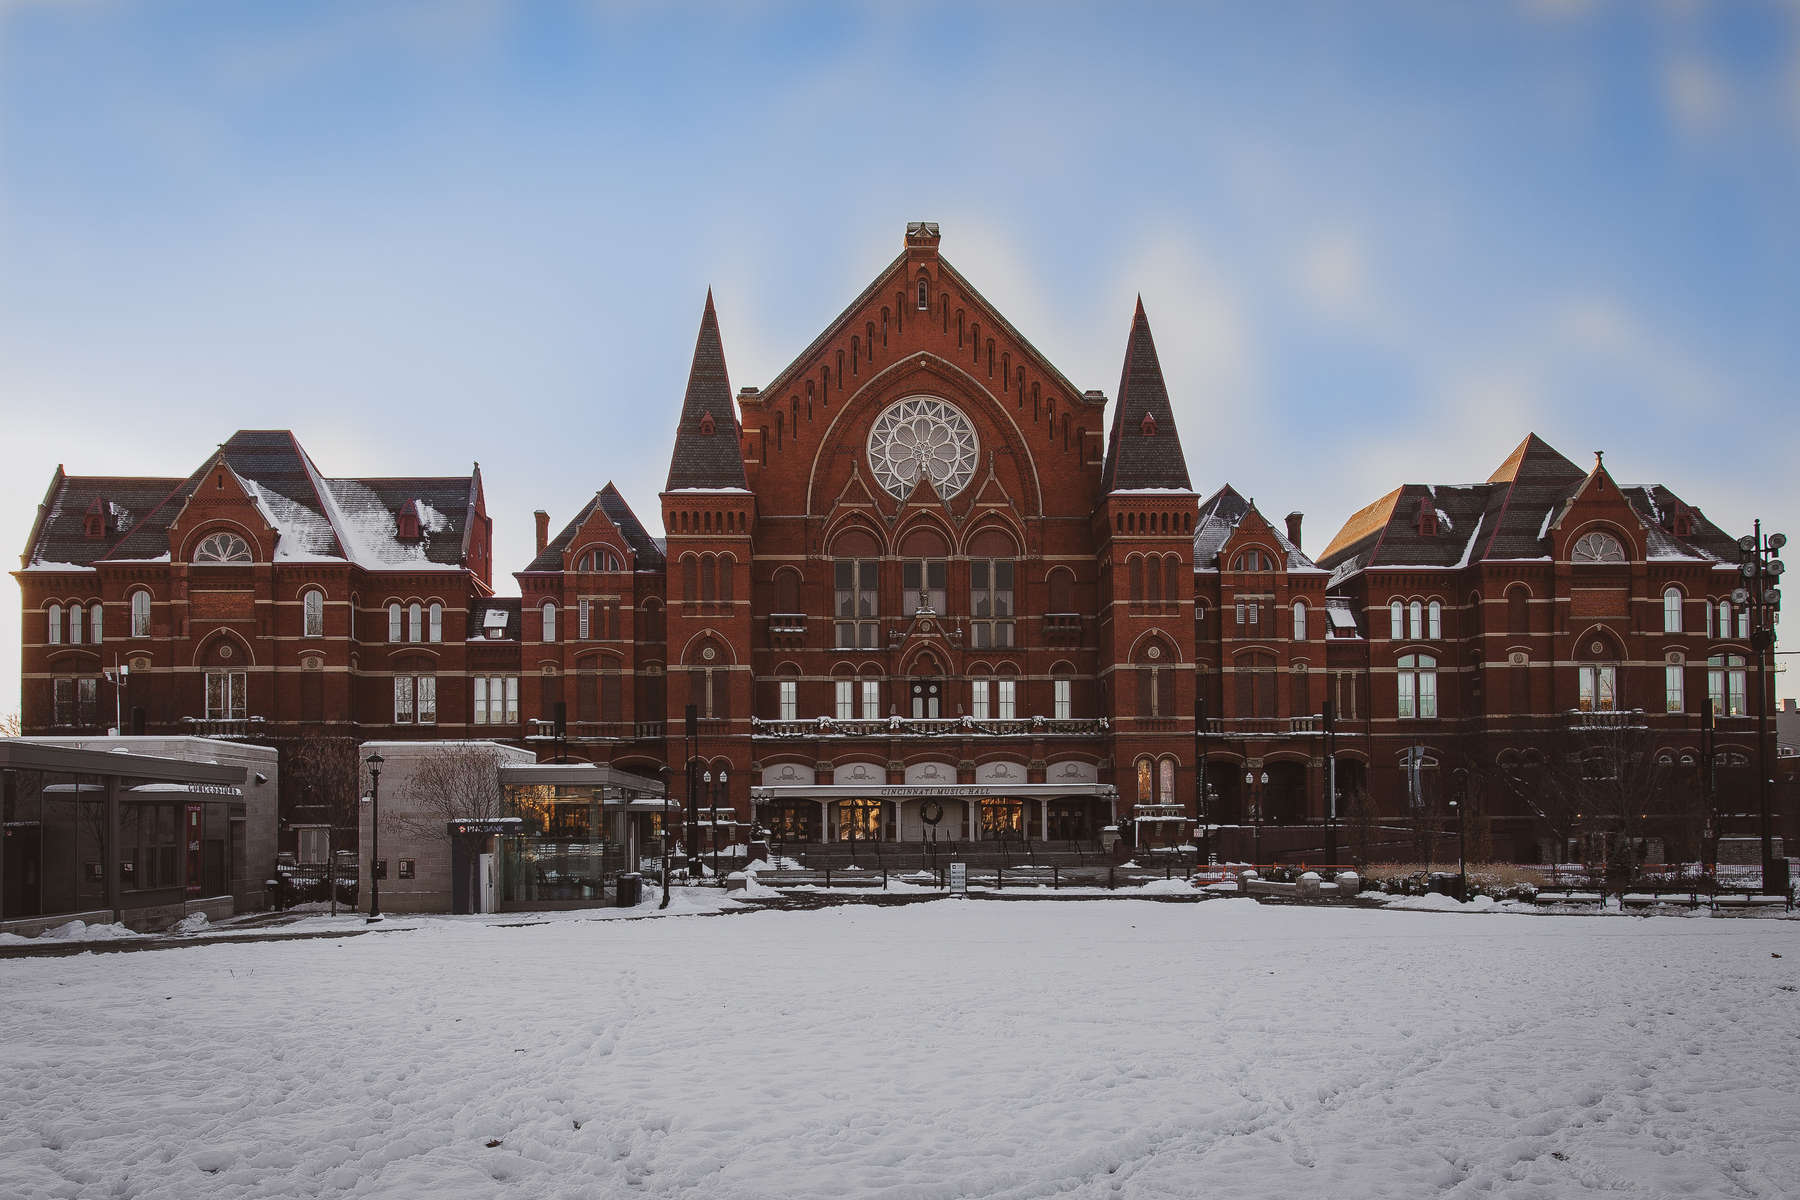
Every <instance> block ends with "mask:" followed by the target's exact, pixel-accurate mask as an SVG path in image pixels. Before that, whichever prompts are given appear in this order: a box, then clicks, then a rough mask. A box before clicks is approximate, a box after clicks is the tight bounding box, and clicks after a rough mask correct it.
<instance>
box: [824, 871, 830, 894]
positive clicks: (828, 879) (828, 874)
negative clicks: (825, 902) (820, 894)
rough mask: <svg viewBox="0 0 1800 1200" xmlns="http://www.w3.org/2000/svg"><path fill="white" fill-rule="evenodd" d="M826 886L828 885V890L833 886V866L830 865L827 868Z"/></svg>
mask: <svg viewBox="0 0 1800 1200" xmlns="http://www.w3.org/2000/svg"><path fill="white" fill-rule="evenodd" d="M825 887H826V890H828V891H829V890H830V888H831V868H830V867H826V868H825Z"/></svg>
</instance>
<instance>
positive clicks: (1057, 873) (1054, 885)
mask: <svg viewBox="0 0 1800 1200" xmlns="http://www.w3.org/2000/svg"><path fill="white" fill-rule="evenodd" d="M1050 890H1051V891H1053V892H1056V891H1061V890H1062V868H1061V867H1051V868H1050Z"/></svg>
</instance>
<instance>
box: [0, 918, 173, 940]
mask: <svg viewBox="0 0 1800 1200" xmlns="http://www.w3.org/2000/svg"><path fill="white" fill-rule="evenodd" d="M142 936H143V934H141V933H139V932H138V931H137V930H135V929H131V928H129V927H128V926H125V925H119V924H112V925H89V924H88V923H87V922H86V921H66V922H64V923H63V924H61V925H58V926H57V927H56V928H54V929H46V930H44V932H42V933H40V934H38V935H37V936H36V937H21V936H20V935H18V934H16V933H0V946H23V945H28V944H30V943H33V942H110V941H112V940H113V939H115V938H131V937H142Z"/></svg>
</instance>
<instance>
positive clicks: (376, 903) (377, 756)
mask: <svg viewBox="0 0 1800 1200" xmlns="http://www.w3.org/2000/svg"><path fill="white" fill-rule="evenodd" d="M363 761H364V762H365V763H368V764H369V921H368V923H369V924H371V925H373V924H374V923H375V922H377V921H379V920H381V857H380V856H381V764H382V763H384V762H386V761H387V760H386V759H384V758H382V757H381V752H380V751H376V752H375V753H373V754H371V755H369V757H367V758H365V759H363Z"/></svg>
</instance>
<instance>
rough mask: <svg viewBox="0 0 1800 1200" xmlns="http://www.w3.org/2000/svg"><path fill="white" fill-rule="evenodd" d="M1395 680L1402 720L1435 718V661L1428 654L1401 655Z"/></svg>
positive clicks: (1436, 713)
mask: <svg viewBox="0 0 1800 1200" xmlns="http://www.w3.org/2000/svg"><path fill="white" fill-rule="evenodd" d="M1398 666H1399V670H1398V671H1396V672H1395V678H1396V679H1398V681H1399V712H1398V715H1399V716H1400V718H1401V719H1402V720H1407V719H1411V718H1414V717H1421V718H1424V719H1426V720H1430V719H1432V718H1435V717H1436V716H1437V715H1438V711H1437V659H1436V658H1434V657H1433V656H1431V655H1429V654H1403V655H1401V656H1400V662H1399V664H1398Z"/></svg>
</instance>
